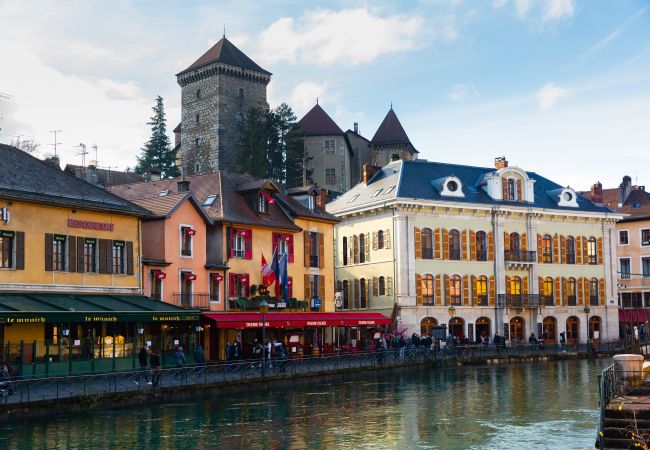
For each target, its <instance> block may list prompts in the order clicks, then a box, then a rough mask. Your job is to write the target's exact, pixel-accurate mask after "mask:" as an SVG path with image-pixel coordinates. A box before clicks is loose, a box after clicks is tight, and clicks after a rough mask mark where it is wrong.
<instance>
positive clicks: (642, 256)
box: [639, 255, 650, 280]
mask: <svg viewBox="0 0 650 450" xmlns="http://www.w3.org/2000/svg"><path fill="white" fill-rule="evenodd" d="M644 259H650V255H641V256H640V257H639V274H640V275H641V279H642V280H647V279H650V272H648V275H647V276H644V275H643V260H644Z"/></svg>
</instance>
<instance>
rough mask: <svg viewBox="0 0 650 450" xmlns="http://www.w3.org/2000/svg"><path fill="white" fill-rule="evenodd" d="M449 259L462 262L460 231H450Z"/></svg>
mask: <svg viewBox="0 0 650 450" xmlns="http://www.w3.org/2000/svg"><path fill="white" fill-rule="evenodd" d="M449 259H451V260H453V261H460V232H459V231H458V230H450V231H449Z"/></svg>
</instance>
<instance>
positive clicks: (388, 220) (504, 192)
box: [327, 159, 622, 343]
mask: <svg viewBox="0 0 650 450" xmlns="http://www.w3.org/2000/svg"><path fill="white" fill-rule="evenodd" d="M374 170H377V172H376V173H374ZM327 210H328V211H329V212H331V213H332V214H334V215H336V216H338V217H339V218H341V219H342V220H341V222H340V223H339V224H338V225H337V226H336V230H335V245H336V279H337V284H338V289H339V290H340V291H341V292H342V297H343V303H344V309H350V310H359V309H361V310H376V311H379V312H382V313H384V314H390V313H392V317H393V318H394V321H395V323H396V325H397V324H402V325H404V326H406V327H407V329H408V331H409V333H418V334H420V333H422V334H429V332H430V331H431V330H432V327H434V326H444V327H446V329H447V332H449V333H451V334H453V335H454V336H457V337H459V338H466V339H468V340H469V341H472V342H475V341H477V340H478V339H482V338H485V337H492V336H494V335H495V333H499V334H500V335H501V336H505V337H506V338H507V339H510V340H512V341H515V342H519V341H525V340H527V339H528V338H529V336H531V334H532V335H535V337H537V338H542V339H544V340H545V341H547V342H559V341H560V340H561V338H562V336H564V338H565V339H566V341H567V342H570V343H571V342H579V341H580V342H585V341H586V340H587V336H588V338H589V339H599V340H615V339H618V316H617V305H616V273H615V271H616V265H615V264H614V262H615V261H616V247H615V245H614V239H615V236H614V233H615V231H614V224H615V222H616V220H618V219H620V218H621V217H622V216H621V215H620V214H617V213H614V212H613V211H611V210H609V209H607V208H606V207H603V206H602V205H597V204H594V203H593V202H591V201H589V200H587V199H586V198H584V197H581V196H579V195H577V193H576V192H575V191H574V190H573V189H571V188H569V187H565V188H563V187H561V186H559V185H557V184H556V183H553V182H552V181H550V180H548V179H546V178H544V177H542V176H540V175H538V174H536V173H533V172H526V171H524V170H522V169H520V168H518V167H512V166H508V163H507V161H506V160H505V159H497V160H496V164H495V167H494V168H485V167H470V166H462V165H453V164H442V163H432V162H426V161H398V162H394V163H391V164H388V165H387V166H385V167H383V168H381V169H378V168H374V169H373V168H369V167H367V168H366V173H365V177H364V182H362V183H360V184H359V185H357V186H356V187H354V188H353V189H351V190H350V191H348V192H346V193H345V194H344V195H342V196H341V197H339V198H338V199H336V200H335V201H333V202H331V203H329V204H328V206H327Z"/></svg>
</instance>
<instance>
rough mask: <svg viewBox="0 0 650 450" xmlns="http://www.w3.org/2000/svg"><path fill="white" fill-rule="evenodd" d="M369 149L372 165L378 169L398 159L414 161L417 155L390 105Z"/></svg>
mask: <svg viewBox="0 0 650 450" xmlns="http://www.w3.org/2000/svg"><path fill="white" fill-rule="evenodd" d="M370 147H371V148H372V164H373V165H374V166H378V167H383V166H385V165H386V164H388V163H389V162H391V161H397V160H399V159H406V160H409V159H416V158H417V154H418V153H419V152H418V151H417V150H416V149H415V147H413V144H412V143H411V140H410V139H409V137H408V136H407V135H406V131H404V127H402V124H401V123H400V121H399V119H398V118H397V114H395V111H393V105H392V104H391V106H390V109H389V110H388V113H387V114H386V117H384V120H383V121H382V122H381V125H379V128H377V131H376V132H375V135H374V136H373V137H372V140H371V141H370Z"/></svg>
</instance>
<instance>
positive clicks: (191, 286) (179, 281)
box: [178, 269, 196, 299]
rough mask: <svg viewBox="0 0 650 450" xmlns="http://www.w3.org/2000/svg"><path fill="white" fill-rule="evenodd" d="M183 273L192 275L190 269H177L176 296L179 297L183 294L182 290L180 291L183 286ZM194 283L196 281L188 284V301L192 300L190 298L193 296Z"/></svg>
mask: <svg viewBox="0 0 650 450" xmlns="http://www.w3.org/2000/svg"><path fill="white" fill-rule="evenodd" d="M183 272H189V273H192V274H193V273H194V272H193V271H192V269H178V295H181V294H182V293H183V290H182V289H181V286H182V285H183V281H184V280H183ZM194 283H196V281H194V282H192V283H189V285H190V292H189V295H190V299H193V298H192V297H193V295H194Z"/></svg>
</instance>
